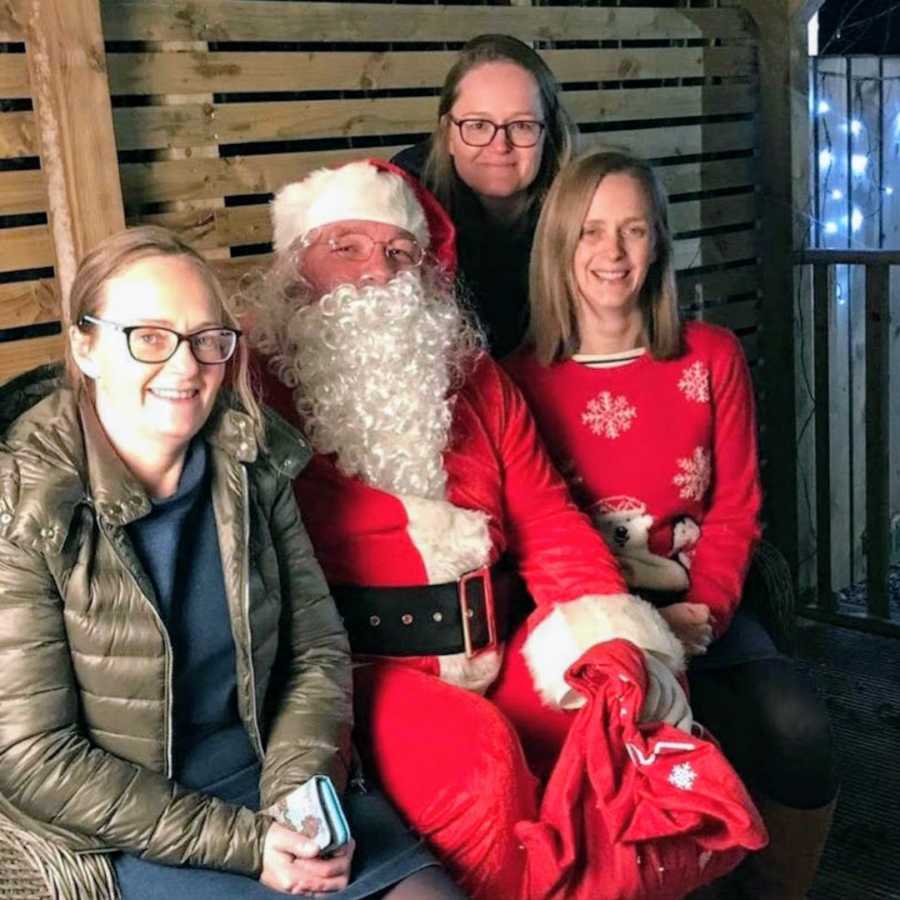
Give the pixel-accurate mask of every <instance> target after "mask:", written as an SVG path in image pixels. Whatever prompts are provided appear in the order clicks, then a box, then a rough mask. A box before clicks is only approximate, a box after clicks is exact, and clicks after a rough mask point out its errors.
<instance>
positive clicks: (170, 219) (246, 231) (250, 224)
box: [129, 194, 754, 250]
mask: <svg viewBox="0 0 900 900" xmlns="http://www.w3.org/2000/svg"><path fill="white" fill-rule="evenodd" d="M670 219H671V220H672V221H671V226H672V230H673V231H675V232H678V231H697V230H700V229H703V228H714V227H717V226H720V225H737V224H743V225H747V226H750V227H752V226H753V222H754V204H753V197H752V195H743V194H742V195H738V196H735V197H719V198H712V199H705V200H690V201H687V202H682V203H676V204H673V205H672V207H671V216H670ZM129 223H130V224H138V223H142V224H153V225H161V226H163V227H164V228H169V229H171V230H172V231H175V232H176V233H177V234H179V235H180V236H181V237H182V238H184V240H186V241H188V243H190V244H192V245H193V246H194V247H197V248H198V249H200V250H209V249H212V248H216V247H217V248H221V247H228V246H234V247H236V246H242V245H247V244H262V243H268V242H269V241H271V239H272V226H271V223H270V219H269V205H268V203H259V204H252V205H248V206H233V207H228V208H225V209H215V210H187V211H183V212H168V213H160V214H151V215H141V216H135V217H133V218H131V219H130V220H129Z"/></svg>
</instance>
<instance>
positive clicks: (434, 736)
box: [354, 662, 539, 900]
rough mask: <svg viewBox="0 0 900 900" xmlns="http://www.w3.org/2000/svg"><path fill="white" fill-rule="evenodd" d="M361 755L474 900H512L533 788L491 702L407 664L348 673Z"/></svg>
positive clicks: (532, 813) (511, 734) (514, 739)
mask: <svg viewBox="0 0 900 900" xmlns="http://www.w3.org/2000/svg"><path fill="white" fill-rule="evenodd" d="M354 691H355V706H356V719H357V725H358V732H359V733H360V734H361V735H365V739H366V741H367V744H364V745H363V746H362V749H363V751H364V753H366V754H367V755H370V758H369V759H367V760H366V762H367V764H368V766H370V767H371V770H373V771H375V772H376V774H377V775H378V778H379V780H380V781H381V784H382V786H383V787H384V789H385V792H386V793H387V795H388V796H389V797H390V799H391V800H392V802H393V803H394V804H395V805H396V806H397V808H398V809H399V810H400V812H401V814H402V815H403V816H404V817H405V818H406V820H407V821H408V822H409V823H410V825H412V827H413V828H415V830H416V831H418V832H419V834H421V835H422V837H424V838H425V839H426V840H427V841H428V843H429V845H430V846H431V847H432V849H433V850H434V851H435V852H436V853H437V855H438V856H439V857H440V859H441V860H442V861H443V862H444V864H445V865H446V866H447V868H448V869H449V871H450V873H451V875H452V876H453V877H454V879H455V880H456V881H457V883H458V884H459V885H460V886H461V887H462V888H463V890H464V891H465V892H466V894H467V895H468V896H470V897H472V898H473V900H516V898H518V897H519V895H520V890H521V880H522V876H523V872H524V853H523V851H522V849H521V846H520V844H519V841H518V840H517V839H516V837H515V827H516V825H517V824H518V823H519V822H521V821H523V820H527V821H534V820H535V818H536V817H537V802H538V793H539V784H538V781H537V779H536V778H535V777H534V776H533V775H532V774H531V772H530V771H529V769H528V765H527V764H526V762H525V757H524V755H523V753H522V747H521V744H520V742H519V738H518V736H517V735H516V733H515V731H514V730H513V728H512V726H511V725H510V723H509V721H508V720H507V719H506V717H505V716H504V715H503V714H502V713H501V712H500V710H499V709H498V708H497V707H496V705H495V704H493V703H491V702H490V701H489V700H485V699H484V698H483V697H480V696H478V695H477V694H473V693H470V692H469V691H465V690H463V689H462V688H458V687H455V686H453V685H450V684H446V683H445V682H443V681H441V680H440V679H439V678H437V677H436V676H435V675H432V674H427V673H425V672H422V671H419V670H417V669H415V668H412V667H410V666H406V665H402V664H391V663H386V662H378V663H375V664H371V665H362V666H360V667H358V668H356V669H355V670H354Z"/></svg>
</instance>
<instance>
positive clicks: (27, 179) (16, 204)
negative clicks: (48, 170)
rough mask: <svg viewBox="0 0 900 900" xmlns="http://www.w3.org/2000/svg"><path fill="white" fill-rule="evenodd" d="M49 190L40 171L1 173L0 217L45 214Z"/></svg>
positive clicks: (28, 170)
mask: <svg viewBox="0 0 900 900" xmlns="http://www.w3.org/2000/svg"><path fill="white" fill-rule="evenodd" d="M46 209H47V188H46V186H45V185H44V173H43V172H41V170H40V169H20V170H12V171H9V172H0V215H2V216H11V215H16V214H20V213H33V212H44V211H45V210H46Z"/></svg>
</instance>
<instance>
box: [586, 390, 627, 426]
mask: <svg viewBox="0 0 900 900" xmlns="http://www.w3.org/2000/svg"><path fill="white" fill-rule="evenodd" d="M636 416H637V410H636V409H635V408H634V407H633V406H630V405H629V404H628V398H627V397H625V396H623V395H621V394H620V395H619V396H618V397H613V395H612V394H611V393H610V392H609V391H601V392H600V393H599V394H597V396H596V397H594V399H593V400H589V401H588V405H587V409H585V411H584V412H583V413H582V414H581V421H582V422H583V423H584V424H585V425H587V427H588V428H590V429H591V431H593V432H594V434H596V435H599V436H601V437H608V438H617V437H618V436H619V435H620V434H622V432H623V431H628V429H629V428H631V420H632V419H634V418H635V417H636Z"/></svg>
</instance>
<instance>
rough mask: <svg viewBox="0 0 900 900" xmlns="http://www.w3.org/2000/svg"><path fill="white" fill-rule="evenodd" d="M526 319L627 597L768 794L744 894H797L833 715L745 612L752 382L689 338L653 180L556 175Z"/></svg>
mask: <svg viewBox="0 0 900 900" xmlns="http://www.w3.org/2000/svg"><path fill="white" fill-rule="evenodd" d="M531 306H532V312H531V320H532V326H531V343H530V345H529V346H528V347H527V348H526V349H525V350H523V351H520V352H519V353H518V354H516V355H514V356H513V357H511V358H510V359H509V360H508V362H507V368H508V370H509V372H510V374H511V375H512V376H513V378H514V379H515V380H516V381H517V382H518V384H519V386H520V387H521V388H522V390H523V392H524V393H525V395H526V397H527V399H528V400H529V402H530V405H531V408H532V411H533V412H534V415H535V418H536V419H537V422H538V425H539V427H540V431H541V433H542V436H543V437H544V439H545V441H546V442H547V444H548V446H549V447H550V449H551V452H552V453H553V455H554V457H555V459H556V462H557V464H558V466H559V468H560V469H561V471H562V472H563V473H564V474H565V475H566V476H567V477H568V480H569V482H570V484H571V487H572V491H573V494H574V495H575V496H576V498H577V499H578V500H580V502H581V503H582V505H583V507H584V508H585V509H586V511H587V512H588V513H589V515H590V516H591V518H592V519H593V521H594V522H595V524H596V526H597V528H598V529H599V530H600V531H601V532H602V534H603V535H604V537H605V538H606V540H607V542H608V543H609V545H610V547H611V549H612V550H613V552H614V553H615V554H616V556H617V557H618V559H619V562H620V564H621V567H622V570H623V572H624V573H625V576H626V579H627V581H628V584H629V586H630V587H631V588H632V589H633V590H634V592H635V593H640V594H642V595H643V596H644V597H645V598H647V599H650V600H652V601H653V602H655V603H656V604H657V605H658V606H659V608H660V612H661V613H662V615H663V616H664V618H665V619H666V620H667V621H668V623H669V625H670V626H671V628H672V630H673V631H674V632H675V634H676V635H677V636H678V637H679V638H680V639H681V641H682V643H683V644H684V646H685V650H686V652H687V654H688V655H689V656H691V657H692V661H691V666H690V669H689V681H690V686H691V692H692V705H693V707H694V710H695V715H696V718H697V720H698V721H701V722H703V723H704V724H706V725H707V726H709V727H710V729H711V730H712V731H713V732H714V733H715V734H716V735H718V737H719V738H720V740H721V742H722V744H723V747H724V749H725V751H726V754H727V755H728V756H729V757H730V759H731V760H732V762H733V763H734V764H735V767H736V768H737V769H738V771H739V772H740V773H741V774H742V775H743V777H744V778H745V779H746V780H747V782H748V784H749V785H750V786H751V788H752V789H753V791H754V793H755V794H756V797H757V798H758V802H759V805H760V808H761V810H762V811H763V814H764V818H765V820H766V824H767V825H768V827H769V831H770V835H771V843H770V846H769V848H768V849H767V850H765V851H763V852H762V853H760V854H758V855H757V858H756V859H755V860H754V861H753V863H754V864H753V865H752V866H750V867H749V869H750V871H748V872H747V873H746V877H747V879H748V880H749V879H753V881H754V883H753V885H752V886H749V885H745V887H746V888H747V890H748V891H749V893H748V896H752V897H754V898H757V900H762V898H769V897H771V898H775V897H777V898H780V900H786V898H795V897H796V898H801V897H803V896H805V891H806V889H807V888H808V887H809V884H810V882H811V880H812V877H813V875H814V874H815V869H816V865H817V862H818V859H819V855H820V852H821V848H822V845H823V843H824V838H825V836H826V834H827V830H828V825H829V822H830V819H831V812H832V808H833V802H834V797H835V795H836V791H837V788H836V783H835V779H834V774H833V771H834V770H833V764H832V747H831V735H830V729H829V723H828V715H827V712H826V711H825V709H824V706H823V704H822V703H821V701H820V700H819V699H818V697H817V695H816V693H815V691H814V689H813V688H812V687H811V685H809V684H808V682H807V681H806V680H804V679H803V678H802V677H801V676H800V675H799V673H797V672H796V670H795V669H794V667H793V666H792V664H791V663H790V662H789V661H788V660H786V659H785V658H784V657H782V656H780V655H779V654H778V652H777V650H776V649H775V647H774V645H773V644H772V641H771V639H770V638H769V636H768V635H767V633H766V632H765V630H764V629H763V628H762V626H761V625H760V623H759V621H758V620H757V619H755V618H754V617H753V616H752V614H750V613H749V612H746V611H743V610H741V609H740V601H741V593H742V590H743V585H744V577H745V575H746V572H747V567H748V564H749V561H750V557H751V555H752V552H753V547H754V544H755V543H756V541H757V539H758V537H759V524H758V513H759V507H760V487H759V478H758V468H757V457H756V422H755V416H754V408H753V391H752V386H751V382H750V377H749V373H748V370H747V365H746V362H745V360H744V356H743V353H742V351H741V347H740V344H739V343H738V341H737V339H736V338H735V336H734V335H733V334H732V333H731V332H730V331H727V330H726V329H723V328H718V327H716V326H714V325H709V324H706V323H702V322H694V323H688V324H685V325H682V324H681V323H680V322H679V318H678V305H677V295H676V291H675V278H674V267H673V262H672V242H671V237H670V234H669V231H668V226H667V215H666V200H665V196H664V194H663V192H662V190H661V188H660V187H659V184H658V182H657V180H656V178H655V176H654V174H653V172H652V170H651V169H650V168H649V166H647V165H646V164H645V163H643V162H642V161H640V160H637V159H635V158H633V157H629V156H626V155H623V154H619V153H593V154H590V155H587V156H584V157H582V158H581V159H579V160H576V161H575V162H573V163H571V164H570V165H569V166H567V167H566V168H565V169H564V170H563V171H562V172H561V173H560V175H559V176H558V178H557V181H556V183H555V184H554V186H553V188H552V189H551V191H550V194H549V195H548V197H547V200H546V202H545V205H544V209H543V213H542V215H541V218H540V222H539V224H538V229H537V234H536V238H535V245H534V251H533V254H532V259H531ZM511 650H513V648H511ZM524 665H525V663H524V661H523V658H522V655H521V654H520V653H516V652H510V653H509V654H508V660H507V664H506V671H505V672H504V677H503V680H502V682H501V684H500V685H499V687H498V688H497V691H496V693H495V695H496V696H498V697H502V699H503V704H502V705H503V706H504V708H505V709H507V710H515V709H516V708H520V709H521V710H522V713H523V721H522V722H521V724H520V723H517V725H518V727H520V728H521V732H522V733H530V736H531V738H532V740H531V741H530V750H531V753H532V755H533V757H534V758H535V759H534V761H535V762H536V764H537V765H539V766H546V765H548V764H549V763H550V761H551V760H552V758H553V753H554V751H555V747H556V746H558V744H559V741H560V737H561V735H563V734H564V733H565V729H566V727H567V721H566V719H565V714H564V713H560V712H554V711H551V710H549V709H546V710H545V713H544V715H542V716H541V717H538V718H535V716H534V712H533V705H532V704H531V703H530V702H529V700H530V698H529V697H528V696H527V685H528V683H529V681H528V680H527V679H525V678H522V677H521V675H522V672H521V671H519V670H521V669H522V668H524ZM526 743H529V742H527V741H526ZM754 870H755V871H754ZM731 890H732V893H731V894H730V895H729V896H735V895H736V893H735V892H736V890H737V888H734V887H732V888H731Z"/></svg>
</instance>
